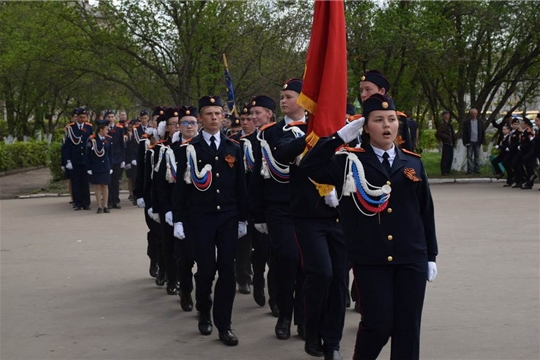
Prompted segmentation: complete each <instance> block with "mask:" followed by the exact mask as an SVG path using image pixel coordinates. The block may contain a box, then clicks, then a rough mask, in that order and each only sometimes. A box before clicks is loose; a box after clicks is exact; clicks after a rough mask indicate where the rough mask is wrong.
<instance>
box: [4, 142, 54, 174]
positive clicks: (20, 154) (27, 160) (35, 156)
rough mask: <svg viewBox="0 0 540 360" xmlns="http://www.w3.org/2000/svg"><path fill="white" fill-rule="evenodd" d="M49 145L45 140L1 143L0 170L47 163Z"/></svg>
mask: <svg viewBox="0 0 540 360" xmlns="http://www.w3.org/2000/svg"><path fill="white" fill-rule="evenodd" d="M47 153H48V145H47V142H45V141H29V142H15V143H13V144H9V145H5V144H1V145H0V171H9V170H14V169H21V168H25V167H32V166H41V165H47V159H48V157H47Z"/></svg>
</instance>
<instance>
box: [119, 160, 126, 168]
mask: <svg viewBox="0 0 540 360" xmlns="http://www.w3.org/2000/svg"><path fill="white" fill-rule="evenodd" d="M125 167H126V162H125V161H122V163H121V164H120V168H121V169H123V168H125Z"/></svg>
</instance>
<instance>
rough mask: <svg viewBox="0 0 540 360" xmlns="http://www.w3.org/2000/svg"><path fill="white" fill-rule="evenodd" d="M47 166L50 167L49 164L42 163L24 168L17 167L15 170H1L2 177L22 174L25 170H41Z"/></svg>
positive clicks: (0, 175)
mask: <svg viewBox="0 0 540 360" xmlns="http://www.w3.org/2000/svg"><path fill="white" fill-rule="evenodd" d="M46 167H48V166H47V165H41V166H35V167H29V168H24V169H15V170H9V171H3V172H0V177H4V176H9V175H16V174H21V173H25V172H28V171H33V170H40V169H43V168H46Z"/></svg>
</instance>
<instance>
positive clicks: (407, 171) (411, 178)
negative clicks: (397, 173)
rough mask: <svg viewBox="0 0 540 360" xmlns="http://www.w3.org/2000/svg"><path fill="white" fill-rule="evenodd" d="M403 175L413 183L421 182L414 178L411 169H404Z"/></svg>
mask: <svg viewBox="0 0 540 360" xmlns="http://www.w3.org/2000/svg"><path fill="white" fill-rule="evenodd" d="M403 174H404V175H405V177H406V178H407V179H409V180H412V181H414V182H416V181H422V179H420V178H419V177H418V176H416V171H414V169H413V168H405V170H404V171H403Z"/></svg>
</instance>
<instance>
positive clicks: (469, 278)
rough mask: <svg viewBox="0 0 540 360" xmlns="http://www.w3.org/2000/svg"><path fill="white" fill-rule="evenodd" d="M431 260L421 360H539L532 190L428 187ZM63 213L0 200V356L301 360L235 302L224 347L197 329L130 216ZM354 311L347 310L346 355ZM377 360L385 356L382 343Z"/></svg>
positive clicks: (41, 203)
mask: <svg viewBox="0 0 540 360" xmlns="http://www.w3.org/2000/svg"><path fill="white" fill-rule="evenodd" d="M432 191H433V196H434V199H435V205H436V217H437V232H438V237H439V246H440V256H439V258H438V262H437V263H438V267H439V276H438V277H437V279H436V281H435V282H434V283H429V284H428V288H427V296H426V302H425V308H424V316H423V324H422V325H423V326H422V344H421V346H422V348H421V358H422V359H427V360H432V359H433V360H435V359H438V360H450V359H466V360H480V359H484V360H494V359H505V360H506V359H507V360H515V359H524V360H538V359H540V350H539V345H540V344H539V339H540V331H539V317H538V316H539V313H540V304H539V283H540V275H539V253H540V251H539V250H540V246H539V244H540V239H539V234H540V229H539V224H538V219H539V214H540V202H539V193H538V191H522V190H518V189H508V188H502V185H501V184H496V183H485V184H444V185H434V186H432ZM125 197H126V195H124V196H123V198H124V200H123V202H122V206H123V208H122V209H121V210H113V212H112V213H111V214H95V212H94V211H91V212H87V211H78V212H74V211H72V210H71V206H69V205H68V203H67V201H68V199H67V198H58V197H57V198H43V199H27V200H2V201H0V221H1V224H0V226H1V248H0V260H1V262H0V263H1V283H0V286H1V289H0V290H1V291H0V294H1V305H2V306H1V329H0V331H1V333H0V335H1V336H0V340H1V348H0V358H1V359H6V360H7V359H9V360H27V359H66V360H68V359H125V360H130V359H175V360H183V359H201V360H205V359H235V360H254V359H256V360H259V359H260V360H276V359H290V360H295V359H298V360H301V359H306V360H307V359H310V357H309V356H307V355H306V354H305V353H304V351H303V343H302V342H301V341H300V340H299V339H298V338H297V337H293V338H291V339H290V340H288V341H280V340H277V339H276V338H275V336H274V330H273V328H274V324H275V319H274V318H272V317H271V316H270V314H269V309H268V307H264V308H259V307H258V306H257V305H256V304H255V303H254V301H253V299H252V297H251V296H249V295H240V294H237V297H236V300H235V304H234V314H233V328H234V329H235V332H236V333H237V335H238V337H239V339H240V345H239V346H237V347H236V348H228V347H225V346H224V345H222V344H221V343H220V342H219V340H217V334H212V335H211V336H208V337H205V336H201V335H200V334H199V333H198V331H197V320H196V317H195V313H194V312H193V313H185V312H183V311H182V310H181V309H180V305H179V301H178V297H177V296H168V295H166V293H165V290H164V289H163V288H158V287H156V286H155V285H154V282H153V279H151V278H150V277H149V275H148V261H147V258H146V254H145V252H146V245H145V243H146V235H145V232H146V229H145V224H144V221H142V217H143V214H142V210H140V209H138V208H136V207H134V206H132V205H129V204H128V202H127V201H126V200H125ZM358 321H359V315H358V314H356V313H355V312H353V311H352V310H348V311H347V316H346V325H345V330H344V336H343V341H342V354H343V355H344V356H345V358H346V359H351V357H352V353H353V346H354V339H355V335H356V330H357V326H358ZM380 358H381V359H388V358H389V349H388V346H387V347H386V348H385V349H384V350H383V353H382V354H381V356H380Z"/></svg>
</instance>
